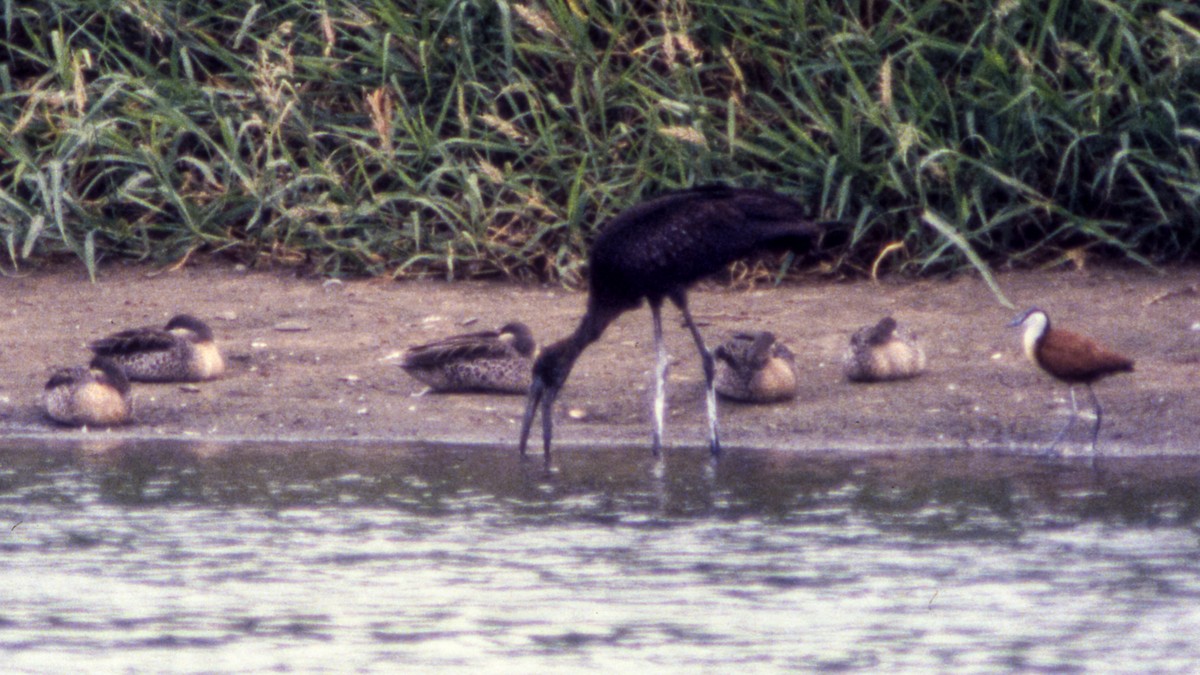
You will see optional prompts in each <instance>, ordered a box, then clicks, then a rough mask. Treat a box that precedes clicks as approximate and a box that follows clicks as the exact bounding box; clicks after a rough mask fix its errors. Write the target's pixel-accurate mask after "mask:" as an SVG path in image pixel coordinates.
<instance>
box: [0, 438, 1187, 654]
mask: <svg viewBox="0 0 1200 675" xmlns="http://www.w3.org/2000/svg"><path fill="white" fill-rule="evenodd" d="M648 454H649V453H648V452H645V451H642V450H575V451H564V452H561V453H560V454H559V455H558V456H557V459H556V464H555V466H554V467H553V468H552V469H551V470H547V469H546V468H545V467H544V466H543V465H542V463H541V461H540V459H537V460H534V461H525V462H522V461H518V459H517V458H516V456H515V452H513V451H512V450H511V449H510V448H505V449H495V450H491V449H478V448H471V449H456V448H447V447H438V448H422V447H363V446H352V447H338V446H321V447H313V446H294V445H292V446H288V445H278V446H263V445H257V446H233V447H228V446H205V445H201V444H165V445H164V444H158V445H151V444H145V443H132V444H125V445H115V446H112V447H103V446H102V445H100V444H75V445H70V446H67V445H63V444H56V445H47V444H40V443H33V442H25V443H21V442H13V441H8V442H6V443H5V444H3V445H0V523H2V524H3V526H2V527H0V564H2V567H0V582H2V583H0V662H3V663H4V664H5V666H4V670H5V671H6V672H22V671H31V672H70V671H77V670H78V669H79V668H80V667H81V666H83V667H84V668H85V669H87V670H89V671H92V672H104V671H125V670H136V671H149V672H161V671H190V672H197V671H204V672H213V671H231V670H237V671H250V670H272V669H274V670H281V671H293V670H295V671H313V670H323V671H355V670H359V671H367V670H384V669H395V668H396V667H397V666H404V667H406V668H409V669H413V670H415V669H418V668H423V669H429V668H439V669H448V670H449V669H457V670H463V669H467V668H473V667H484V666H486V667H488V668H489V670H497V669H498V670H502V671H511V672H516V671H521V672H538V671H546V670H548V669H552V670H555V671H563V670H573V669H582V668H591V669H605V670H613V669H616V668H621V667H624V668H628V667H629V666H642V667H655V668H656V669H658V670H663V671H689V672H694V671H697V670H701V671H704V670H707V671H718V670H719V671H725V672H728V671H731V670H733V669H735V668H744V669H753V670H771V669H829V670H853V669H870V670H881V669H887V670H897V669H899V670H928V669H933V670H941V671H946V670H955V671H958V670H968V671H989V670H995V671H1007V670H1014V669H1017V670H1056V671H1066V672H1070V671H1085V670H1086V671H1097V670H1104V671H1127V672H1132V671H1141V672H1145V671H1156V672H1172V671H1174V672H1187V671H1194V670H1195V669H1196V668H1197V667H1200V639H1198V638H1197V636H1200V525H1198V518H1200V461H1197V460H1196V459H1187V458H1183V459H1181V458H1170V459H1168V458H1153V459H1142V460H1124V459H1122V460H1116V459H1111V460H1107V461H1104V462H1102V463H1100V464H1099V465H1098V466H1095V467H1093V466H1091V465H1089V464H1088V463H1086V462H1081V461H1066V460H1062V461H1055V462H1049V461H1039V460H1038V459H1036V458H1030V457H1012V456H1003V455H993V454H986V453H969V452H962V453H945V452H935V453H896V454H882V455H881V454H876V455H862V456H852V455H842V454H839V455H833V454H830V455H818V456H813V455H801V454H796V453H771V452H749V451H746V452H731V453H729V454H728V456H726V457H725V458H723V459H722V461H721V462H720V463H719V464H715V465H714V464H713V463H712V462H711V461H710V460H709V459H708V458H707V456H706V453H705V452H703V451H696V452H688V451H675V452H671V453H668V456H667V458H666V459H665V461H663V462H661V463H659V462H656V461H654V460H653V459H652V458H650V457H649V456H648Z"/></svg>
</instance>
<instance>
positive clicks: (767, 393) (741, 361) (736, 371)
mask: <svg viewBox="0 0 1200 675" xmlns="http://www.w3.org/2000/svg"><path fill="white" fill-rule="evenodd" d="M713 356H715V357H716V359H717V376H716V385H715V386H716V390H717V393H718V394H720V395H721V396H723V397H725V398H727V399H732V400H734V401H745V402H747V403H776V402H779V401H786V400H788V399H790V398H793V397H795V396H796V357H795V356H794V355H793V354H792V351H791V350H790V349H788V348H787V347H786V346H784V345H783V343H781V342H779V341H777V340H776V339H775V335H774V334H772V333H771V332H769V331H759V332H745V333H743V332H739V333H734V334H733V335H732V336H731V337H730V338H729V339H728V340H726V341H725V342H723V343H722V344H720V345H718V346H717V348H716V350H715V351H714V352H713Z"/></svg>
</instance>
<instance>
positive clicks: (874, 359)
mask: <svg viewBox="0 0 1200 675" xmlns="http://www.w3.org/2000/svg"><path fill="white" fill-rule="evenodd" d="M842 370H843V371H844V372H845V373H846V379H848V380H850V381H851V382H881V381H884V380H903V379H905V378H909V377H916V376H917V375H920V374H921V373H922V372H924V371H925V350H923V349H921V345H920V343H919V342H917V336H916V335H915V334H913V333H912V332H910V331H908V330H905V329H904V328H901V327H900V326H899V325H898V324H897V323H896V320H895V319H893V318H892V317H890V316H885V317H883V318H882V319H880V320H879V323H877V324H875V325H874V326H866V327H863V328H860V329H858V330H857V331H855V332H854V335H851V336H850V346H849V347H847V348H846V353H845V355H844V356H843V357H842Z"/></svg>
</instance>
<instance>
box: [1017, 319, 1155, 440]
mask: <svg viewBox="0 0 1200 675" xmlns="http://www.w3.org/2000/svg"><path fill="white" fill-rule="evenodd" d="M1008 325H1009V326H1023V327H1024V333H1023V334H1022V338H1021V341H1022V345H1023V346H1024V349H1025V355H1026V356H1028V357H1029V360H1030V361H1033V362H1034V363H1035V364H1037V366H1038V367H1039V368H1041V369H1042V370H1044V371H1046V372H1047V373H1049V374H1050V375H1052V376H1053V377H1055V378H1057V379H1058V380H1061V381H1063V382H1066V383H1067V384H1068V385H1069V387H1070V392H1071V419H1070V420H1068V421H1067V426H1065V427H1063V430H1062V431H1060V432H1058V436H1055V437H1054V441H1053V442H1052V443H1051V444H1050V448H1049V449H1048V450H1047V451H1048V452H1049V451H1052V450H1054V446H1055V445H1057V444H1058V442H1059V441H1060V440H1062V438H1063V436H1065V435H1066V433H1067V432H1068V431H1070V429H1071V425H1073V424H1074V423H1075V417H1076V416H1077V415H1078V414H1079V409H1078V407H1077V406H1076V404H1075V385H1076V384H1083V385H1084V386H1086V387H1087V390H1088V394H1090V395H1091V397H1092V405H1093V406H1094V407H1095V410H1096V425H1095V427H1093V428H1092V452H1095V451H1096V438H1097V437H1098V436H1099V434H1100V422H1101V420H1102V418H1103V414H1104V411H1103V409H1102V408H1101V407H1100V400H1099V399H1098V398H1096V392H1094V391H1093V390H1092V383H1093V382H1096V381H1097V380H1100V379H1102V378H1105V377H1108V376H1109V375H1113V374H1115V373H1121V372H1128V371H1132V370H1133V359H1130V358H1129V357H1127V356H1123V355H1121V354H1118V353H1116V352H1114V351H1112V350H1111V349H1108V348H1107V347H1104V346H1102V345H1100V344H1098V343H1097V342H1095V341H1094V340H1092V339H1091V338H1088V337H1084V336H1083V335H1079V334H1078V333H1072V332H1070V331H1065V330H1060V329H1057V328H1052V327H1051V326H1050V317H1049V316H1047V315H1046V312H1044V311H1042V310H1040V309H1038V308H1036V307H1034V308H1032V309H1030V310H1028V311H1026V312H1025V313H1024V314H1022V315H1020V316H1018V317H1017V318H1016V319H1013V321H1012V322H1011V323H1009V324H1008Z"/></svg>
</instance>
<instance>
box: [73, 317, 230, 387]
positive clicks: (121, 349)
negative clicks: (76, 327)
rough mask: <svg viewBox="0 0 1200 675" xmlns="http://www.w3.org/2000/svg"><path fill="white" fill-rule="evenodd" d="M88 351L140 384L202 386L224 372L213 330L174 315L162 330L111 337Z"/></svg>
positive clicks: (147, 329) (98, 341) (127, 333)
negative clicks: (195, 384) (109, 360)
mask: <svg viewBox="0 0 1200 675" xmlns="http://www.w3.org/2000/svg"><path fill="white" fill-rule="evenodd" d="M89 347H90V348H91V350H92V352H94V353H95V354H96V355H97V356H103V357H106V358H109V359H112V360H113V361H114V362H116V363H117V365H119V366H121V367H122V368H123V369H124V370H125V375H126V376H127V377H128V378H129V379H131V380H135V381H139V382H202V381H205V380H212V379H215V378H218V377H220V376H221V375H222V374H224V372H225V359H224V358H222V356H221V350H220V349H218V348H217V343H216V341H215V340H214V339H213V332H212V329H211V328H209V327H208V324H206V323H204V322H203V321H201V320H200V319H197V318H196V317H194V316H192V315H190V314H177V315H175V316H174V317H172V318H171V320H170V321H168V322H167V325H166V326H164V327H162V328H153V327H146V328H133V329H130V330H123V331H121V332H119V333H113V334H112V335H109V336H108V337H105V338H102V339H100V340H96V341H95V342H92V343H91V344H90V345H89Z"/></svg>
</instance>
